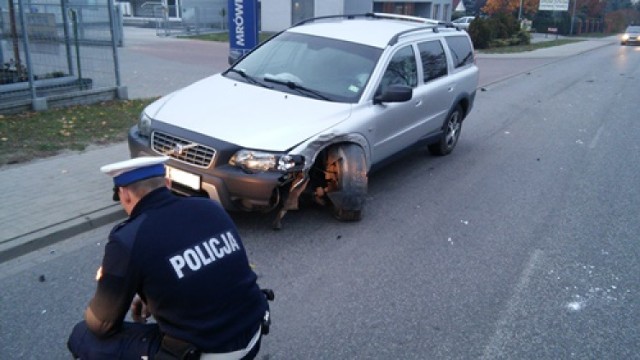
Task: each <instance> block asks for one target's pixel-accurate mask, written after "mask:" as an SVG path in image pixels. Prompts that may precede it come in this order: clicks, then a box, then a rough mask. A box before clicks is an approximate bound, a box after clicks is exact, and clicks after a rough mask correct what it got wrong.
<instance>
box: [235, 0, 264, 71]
mask: <svg viewBox="0 0 640 360" xmlns="http://www.w3.org/2000/svg"><path fill="white" fill-rule="evenodd" d="M228 8H229V11H228V13H229V56H230V58H234V59H238V58H239V57H240V56H242V55H244V54H246V53H248V52H249V51H250V50H251V49H253V48H254V47H256V46H257V45H258V1H257V0H229V1H228Z"/></svg>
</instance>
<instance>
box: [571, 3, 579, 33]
mask: <svg viewBox="0 0 640 360" xmlns="http://www.w3.org/2000/svg"><path fill="white" fill-rule="evenodd" d="M577 2H578V0H573V12H572V14H571V26H570V27H569V35H573V23H574V22H575V21H576V3H577Z"/></svg>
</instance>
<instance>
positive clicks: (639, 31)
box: [620, 26, 640, 45]
mask: <svg viewBox="0 0 640 360" xmlns="http://www.w3.org/2000/svg"><path fill="white" fill-rule="evenodd" d="M630 44H635V45H638V44H640V26H629V27H627V30H625V32H624V34H623V35H622V40H621V41H620V45H630Z"/></svg>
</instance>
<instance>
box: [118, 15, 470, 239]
mask: <svg viewBox="0 0 640 360" xmlns="http://www.w3.org/2000/svg"><path fill="white" fill-rule="evenodd" d="M477 86H478V68H477V67H476V65H475V60H474V49H473V44H472V43H471V39H470V38H469V35H468V34H467V33H466V32H465V31H462V30H460V29H456V28H454V27H453V26H452V25H446V24H439V23H433V20H428V21H427V20H425V19H422V18H412V17H407V16H396V15H392V14H362V15H344V16H343V15H340V16H330V17H321V18H316V19H309V20H306V21H304V22H302V23H299V24H297V25H294V26H293V27H291V28H289V29H287V30H285V31H283V32H282V33H280V34H278V35H276V36H275V37H273V38H271V39H269V40H268V41H266V42H264V43H262V44H261V45H260V46H258V47H257V48H256V49H254V50H253V51H252V52H250V53H249V54H247V55H246V56H244V57H242V58H240V59H239V60H238V61H237V62H236V63H235V64H234V65H232V66H231V67H230V68H229V69H227V70H226V71H224V72H223V73H221V74H216V75H213V76H211V77H208V78H206V79H203V80H201V81H198V82H196V83H194V84H192V85H190V86H188V87H186V88H183V89H180V90H178V91H176V92H174V93H172V94H169V95H167V96H164V97H163V98H161V99H159V100H157V101H155V102H154V103H152V104H150V105H149V106H148V107H147V108H146V109H145V110H144V111H143V113H142V114H141V117H140V121H139V123H138V125H136V126H134V127H132V128H131V130H130V132H129V149H130V152H131V156H132V157H138V156H144V155H158V154H162V155H167V156H169V157H171V159H170V160H169V162H168V163H167V176H168V178H169V179H170V180H171V181H172V185H171V189H172V190H173V191H174V192H176V193H180V194H183V195H188V196H207V197H210V198H213V199H215V200H218V201H219V202H220V203H221V204H222V205H223V206H224V207H225V208H226V209H227V210H231V211H234V210H242V211H262V212H267V211H272V210H276V211H277V215H276V219H275V222H274V227H276V228H279V227H280V220H281V219H282V217H283V216H284V214H285V213H286V212H287V211H288V210H292V209H297V208H298V199H299V197H300V196H302V195H309V196H310V197H311V198H312V199H314V200H315V201H316V202H317V203H320V204H327V205H330V206H332V208H333V212H334V215H335V217H337V218H338V219H339V220H345V221H352V220H359V219H360V217H361V212H362V209H363V206H364V201H365V198H366V196H367V185H368V175H369V173H370V172H371V171H372V169H374V168H376V167H381V166H382V165H383V164H384V163H387V162H388V161H390V160H391V159H393V158H394V156H395V155H397V154H398V153H400V152H402V151H404V150H406V149H408V148H410V147H413V146H415V145H424V146H427V147H428V149H429V150H430V152H432V153H433V154H436V155H447V154H449V153H450V152H451V151H453V149H454V148H455V146H456V144H457V142H458V139H459V136H460V131H461V129H462V123H463V120H464V119H465V118H466V117H467V115H468V114H469V112H470V111H471V109H472V107H473V103H474V99H475V95H476V88H477Z"/></svg>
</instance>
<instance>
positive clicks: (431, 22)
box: [371, 13, 441, 25]
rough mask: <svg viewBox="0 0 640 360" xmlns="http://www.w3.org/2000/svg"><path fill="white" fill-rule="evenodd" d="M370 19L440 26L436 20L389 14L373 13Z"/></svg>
mask: <svg viewBox="0 0 640 360" xmlns="http://www.w3.org/2000/svg"><path fill="white" fill-rule="evenodd" d="M371 15H372V17H376V18H381V19H395V20H405V21H413V22H417V23H421V24H428V25H439V24H441V22H440V21H438V20H433V19H429V18H423V17H418V16H411V15H400V14H391V13H373V14H371Z"/></svg>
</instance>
